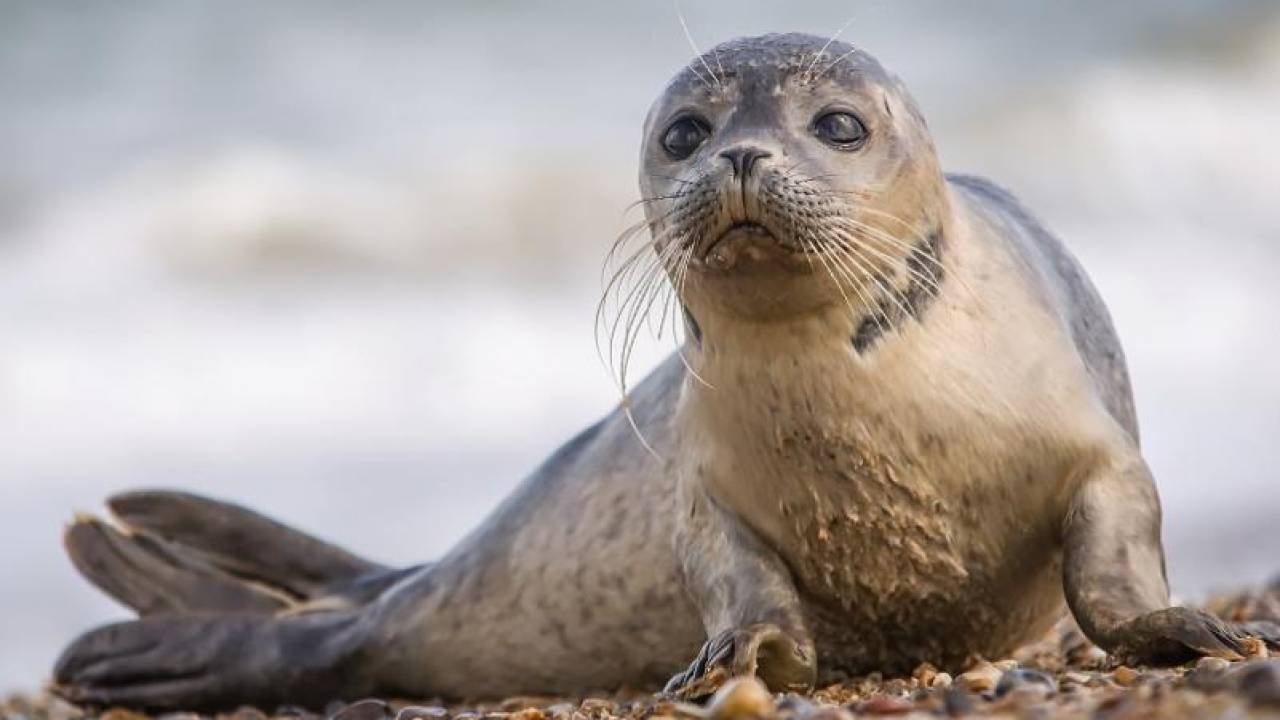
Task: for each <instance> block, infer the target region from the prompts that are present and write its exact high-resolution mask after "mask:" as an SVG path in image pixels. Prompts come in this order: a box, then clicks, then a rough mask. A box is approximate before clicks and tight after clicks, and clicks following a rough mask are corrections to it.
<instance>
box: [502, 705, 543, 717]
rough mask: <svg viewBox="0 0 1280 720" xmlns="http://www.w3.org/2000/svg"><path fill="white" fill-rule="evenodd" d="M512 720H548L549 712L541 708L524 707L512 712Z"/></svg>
mask: <svg viewBox="0 0 1280 720" xmlns="http://www.w3.org/2000/svg"><path fill="white" fill-rule="evenodd" d="M510 720H547V714H546V713H544V712H542V710H541V709H540V708H536V707H531V708H524V709H523V710H516V711H515V712H513V713H511V717H510Z"/></svg>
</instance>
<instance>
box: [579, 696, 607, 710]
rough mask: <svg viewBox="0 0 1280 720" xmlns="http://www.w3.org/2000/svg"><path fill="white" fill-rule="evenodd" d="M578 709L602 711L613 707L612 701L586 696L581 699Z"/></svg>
mask: <svg viewBox="0 0 1280 720" xmlns="http://www.w3.org/2000/svg"><path fill="white" fill-rule="evenodd" d="M578 709H579V710H581V711H582V712H584V713H595V712H604V711H606V710H612V709H613V703H612V702H609V701H608V700H605V699H604V698H587V699H586V700H583V701H582V704H581V705H579V706H578Z"/></svg>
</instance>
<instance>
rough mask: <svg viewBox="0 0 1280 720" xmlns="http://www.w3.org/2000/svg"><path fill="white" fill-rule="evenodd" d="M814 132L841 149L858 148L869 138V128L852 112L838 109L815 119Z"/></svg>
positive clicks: (829, 143)
mask: <svg viewBox="0 0 1280 720" xmlns="http://www.w3.org/2000/svg"><path fill="white" fill-rule="evenodd" d="M813 134H814V135H817V136H818V139H820V140H822V141H823V142H825V143H826V144H828V145H831V146H832V147H835V148H837V149H839V150H857V149H858V148H859V147H862V143H863V141H865V140H866V139H867V128H866V127H865V126H864V125H863V124H862V121H861V120H859V119H858V118H857V117H855V116H854V115H853V114H852V113H847V112H843V111H840V110H836V111H834V112H829V113H826V114H825V115H820V116H819V117H818V118H817V119H816V120H814V121H813Z"/></svg>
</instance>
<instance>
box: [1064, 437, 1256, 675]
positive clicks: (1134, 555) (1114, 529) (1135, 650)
mask: <svg viewBox="0 0 1280 720" xmlns="http://www.w3.org/2000/svg"><path fill="white" fill-rule="evenodd" d="M1063 572H1064V589H1065V594H1066V598H1067V604H1068V605H1069V606H1070V607H1071V612H1072V614H1073V615H1074V616H1075V619H1076V622H1077V623H1078V624H1079V625H1080V628H1081V629H1082V630H1084V633H1085V635H1087V636H1088V637H1089V638H1090V639H1091V640H1093V641H1094V642H1095V643H1097V644H1098V645H1099V646H1100V647H1102V648H1103V649H1104V650H1107V651H1108V652H1110V653H1112V654H1114V655H1116V656H1117V657H1119V658H1120V659H1121V660H1123V661H1125V662H1135V663H1156V664H1177V663H1182V662H1185V661H1187V660H1190V659H1193V658H1196V657H1199V656H1203V655H1214V656H1219V657H1226V658H1231V659H1238V658H1240V657H1242V656H1243V655H1244V654H1245V652H1246V646H1245V642H1244V641H1245V637H1246V635H1247V629H1246V628H1243V627H1240V626H1237V625H1233V624H1231V623H1226V622H1223V621H1222V620H1220V619H1218V618H1216V617H1214V616H1212V615H1210V614H1208V613H1205V612H1201V611H1199V610H1193V609H1191V608H1185V607H1169V589H1168V584H1167V581H1166V579H1165V569H1164V552H1163V550H1162V548H1161V545H1160V501H1159V499H1158V498H1157V496H1156V490H1155V484H1154V482H1153V481H1152V479H1151V473H1150V471H1149V470H1148V469H1147V466H1146V464H1145V463H1144V462H1143V461H1142V459H1141V457H1139V456H1138V454H1137V452H1136V450H1133V451H1131V452H1124V451H1117V452H1116V454H1115V456H1114V457H1110V458H1107V459H1104V460H1102V461H1101V462H1100V463H1099V464H1098V466H1097V467H1096V468H1095V469H1093V470H1092V471H1091V473H1090V477H1089V478H1088V479H1087V480H1085V481H1084V482H1083V484H1082V485H1081V486H1080V489H1079V490H1078V491H1077V493H1076V497H1075V499H1074V501H1073V504H1072V507H1071V510H1070V513H1069V515H1068V518H1067V526H1066V533H1065V548H1064V558H1063Z"/></svg>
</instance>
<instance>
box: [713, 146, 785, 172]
mask: <svg viewBox="0 0 1280 720" xmlns="http://www.w3.org/2000/svg"><path fill="white" fill-rule="evenodd" d="M772 156H773V153H771V152H769V151H768V150H761V149H760V148H758V147H753V146H750V145H739V146H737V147H731V148H729V149H728V150H723V151H721V152H720V157H722V158H724V159H725V160H728V161H729V163H730V164H731V165H733V175H734V177H745V176H746V175H748V174H750V172H751V168H752V166H754V165H755V164H756V161H757V160H760V159H762V158H767V157H772Z"/></svg>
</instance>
